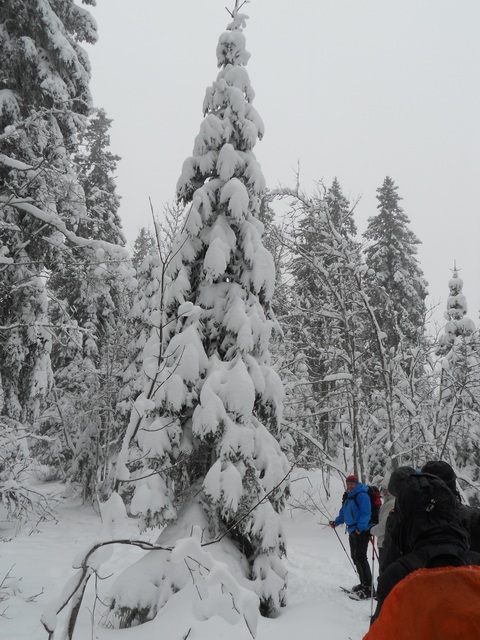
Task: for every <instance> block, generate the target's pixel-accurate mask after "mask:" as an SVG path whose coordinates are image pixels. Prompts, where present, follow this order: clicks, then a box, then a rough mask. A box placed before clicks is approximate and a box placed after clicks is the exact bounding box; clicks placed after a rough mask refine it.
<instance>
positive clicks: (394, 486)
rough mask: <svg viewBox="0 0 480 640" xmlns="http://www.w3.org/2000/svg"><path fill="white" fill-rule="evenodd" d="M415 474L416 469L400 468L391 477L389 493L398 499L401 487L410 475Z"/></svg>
mask: <svg viewBox="0 0 480 640" xmlns="http://www.w3.org/2000/svg"><path fill="white" fill-rule="evenodd" d="M412 473H415V469H414V468H413V467H398V469H395V471H394V472H393V473H392V475H391V476H390V480H389V481H388V493H391V494H392V496H395V497H397V496H398V492H399V490H400V485H401V484H402V482H403V481H404V480H405V478H408V476H409V475H411V474H412Z"/></svg>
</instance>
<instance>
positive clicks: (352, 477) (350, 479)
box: [345, 475, 358, 484]
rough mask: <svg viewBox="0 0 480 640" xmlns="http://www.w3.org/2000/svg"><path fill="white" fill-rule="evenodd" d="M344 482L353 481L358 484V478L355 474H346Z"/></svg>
mask: <svg viewBox="0 0 480 640" xmlns="http://www.w3.org/2000/svg"><path fill="white" fill-rule="evenodd" d="M345 482H354V483H355V484H358V478H357V476H353V475H352V476H347V479H346V480H345Z"/></svg>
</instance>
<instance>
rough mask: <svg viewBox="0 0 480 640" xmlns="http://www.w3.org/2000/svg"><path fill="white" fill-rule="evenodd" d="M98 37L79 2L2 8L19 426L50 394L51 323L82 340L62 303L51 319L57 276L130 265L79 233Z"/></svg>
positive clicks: (11, 366)
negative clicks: (81, 158)
mask: <svg viewBox="0 0 480 640" xmlns="http://www.w3.org/2000/svg"><path fill="white" fill-rule="evenodd" d="M84 4H94V2H93V0H91V1H90V0H84ZM96 37H97V35H96V26H95V22H94V20H93V19H92V17H91V16H90V14H89V13H88V12H87V11H86V10H85V9H83V8H81V7H79V6H77V5H76V4H75V3H74V2H73V0H66V1H65V2H55V3H53V2H44V1H43V0H28V1H23V2H19V1H18V0H5V1H4V2H3V3H2V8H1V12H0V68H1V69H2V77H1V80H0V149H1V153H0V255H1V264H0V270H1V277H0V299H1V305H0V306H1V311H0V325H1V326H2V332H1V336H0V375H1V379H2V387H3V391H4V402H3V407H2V412H3V413H4V415H6V416H8V417H10V418H12V419H16V420H18V421H19V422H20V423H22V424H23V425H27V424H28V423H30V425H31V423H32V422H33V423H34V421H35V419H36V418H37V417H38V414H39V412H40V410H41V408H42V405H43V404H44V400H45V396H46V395H47V393H48V390H49V388H50V387H51V385H52V380H53V376H52V369H51V355H50V354H51V335H52V332H53V331H54V327H53V322H54V321H55V322H57V321H58V323H59V324H60V327H61V329H60V331H63V330H64V329H65V328H66V327H68V328H69V331H71V332H72V333H73V332H74V331H76V330H77V329H79V330H80V333H79V335H80V336H81V335H82V333H81V330H82V329H85V327H79V326H78V322H77V321H76V320H75V319H74V318H73V317H72V315H73V314H71V313H70V311H71V310H70V309H69V308H68V304H67V303H66V302H65V301H63V300H59V301H58V305H57V306H60V307H62V312H61V313H59V314H58V316H57V318H55V317H54V315H53V314H52V305H49V304H48V302H49V300H48V299H49V298H50V300H51V301H53V299H54V298H55V294H54V293H53V291H52V286H51V279H52V274H57V273H59V272H61V271H62V269H63V268H64V266H65V265H66V264H68V265H70V264H76V263H78V262H79V261H81V262H82V263H87V262H88V263H89V264H91V263H97V265H96V266H97V268H99V269H100V268H101V265H102V264H105V263H106V262H109V261H110V260H114V261H115V262H116V261H121V260H122V259H124V258H125V256H126V252H125V251H124V250H123V249H122V248H121V247H119V246H118V245H116V244H111V243H110V242H105V241H101V240H98V238H97V237H96V236H94V235H93V233H87V234H85V233H84V231H83V230H84V229H85V228H86V227H88V222H87V219H88V205H89V204H92V206H93V202H94V200H95V198H94V194H93V192H92V193H91V194H90V195H91V196H92V198H90V197H89V198H88V200H89V202H88V203H87V198H86V196H85V191H84V185H85V179H84V178H85V177H84V178H82V177H81V176H80V175H79V173H81V170H80V168H79V166H78V165H77V164H76V161H75V155H76V154H77V152H78V146H79V143H80V140H81V137H82V135H83V133H84V132H85V130H86V127H87V118H88V115H89V113H90V109H91V97H90V92H89V88H88V84H89V80H90V65H89V62H88V58H87V55H86V53H85V51H84V49H83V48H82V47H81V46H80V44H79V43H80V42H82V41H86V42H89V43H93V42H95V40H96ZM109 239H111V238H109ZM116 241H117V240H116V239H115V240H114V242H116ZM80 247H81V249H80ZM102 252H103V254H102ZM49 280H50V287H47V286H46V282H47V281H49ZM84 335H85V334H84ZM58 338H59V336H58V334H57V335H56V337H55V341H56V342H57V339H58ZM30 425H28V426H30ZM35 426H36V425H35Z"/></svg>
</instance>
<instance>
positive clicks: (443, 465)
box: [422, 460, 457, 492]
mask: <svg viewBox="0 0 480 640" xmlns="http://www.w3.org/2000/svg"><path fill="white" fill-rule="evenodd" d="M422 473H431V474H432V476H438V477H439V478H441V479H442V480H443V481H444V482H445V484H446V485H447V487H448V488H449V489H450V491H453V492H455V491H456V488H457V487H456V484H455V480H456V479H457V476H456V475H455V471H454V470H453V469H452V467H451V466H450V465H449V464H448V462H445V461H444V460H430V461H429V462H426V463H425V464H424V465H423V467H422Z"/></svg>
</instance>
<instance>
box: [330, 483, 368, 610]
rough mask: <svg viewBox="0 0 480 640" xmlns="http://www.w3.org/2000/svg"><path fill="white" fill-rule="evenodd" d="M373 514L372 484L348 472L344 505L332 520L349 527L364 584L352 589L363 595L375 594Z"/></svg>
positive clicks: (357, 566) (353, 551)
mask: <svg viewBox="0 0 480 640" xmlns="http://www.w3.org/2000/svg"><path fill="white" fill-rule="evenodd" d="M371 515H372V505H371V500H370V496H369V492H368V487H367V486H366V485H364V484H362V483H361V482H359V481H358V478H357V476H354V475H350V476H348V477H347V479H346V492H345V494H344V499H343V503H342V507H341V509H340V511H339V514H338V516H337V517H336V518H335V520H331V521H330V522H329V524H330V526H331V527H332V529H334V528H335V527H338V526H339V525H341V524H345V525H346V527H347V531H348V540H349V543H350V555H351V558H352V561H353V564H354V565H355V568H356V570H357V573H358V577H359V579H360V584H357V585H355V586H354V587H353V588H352V591H353V592H354V593H356V594H357V596H358V597H359V598H362V599H363V598H365V599H367V598H370V597H371V595H372V572H371V570H370V565H369V563H368V559H367V550H368V543H369V541H370V526H371V523H370V519H371Z"/></svg>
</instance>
